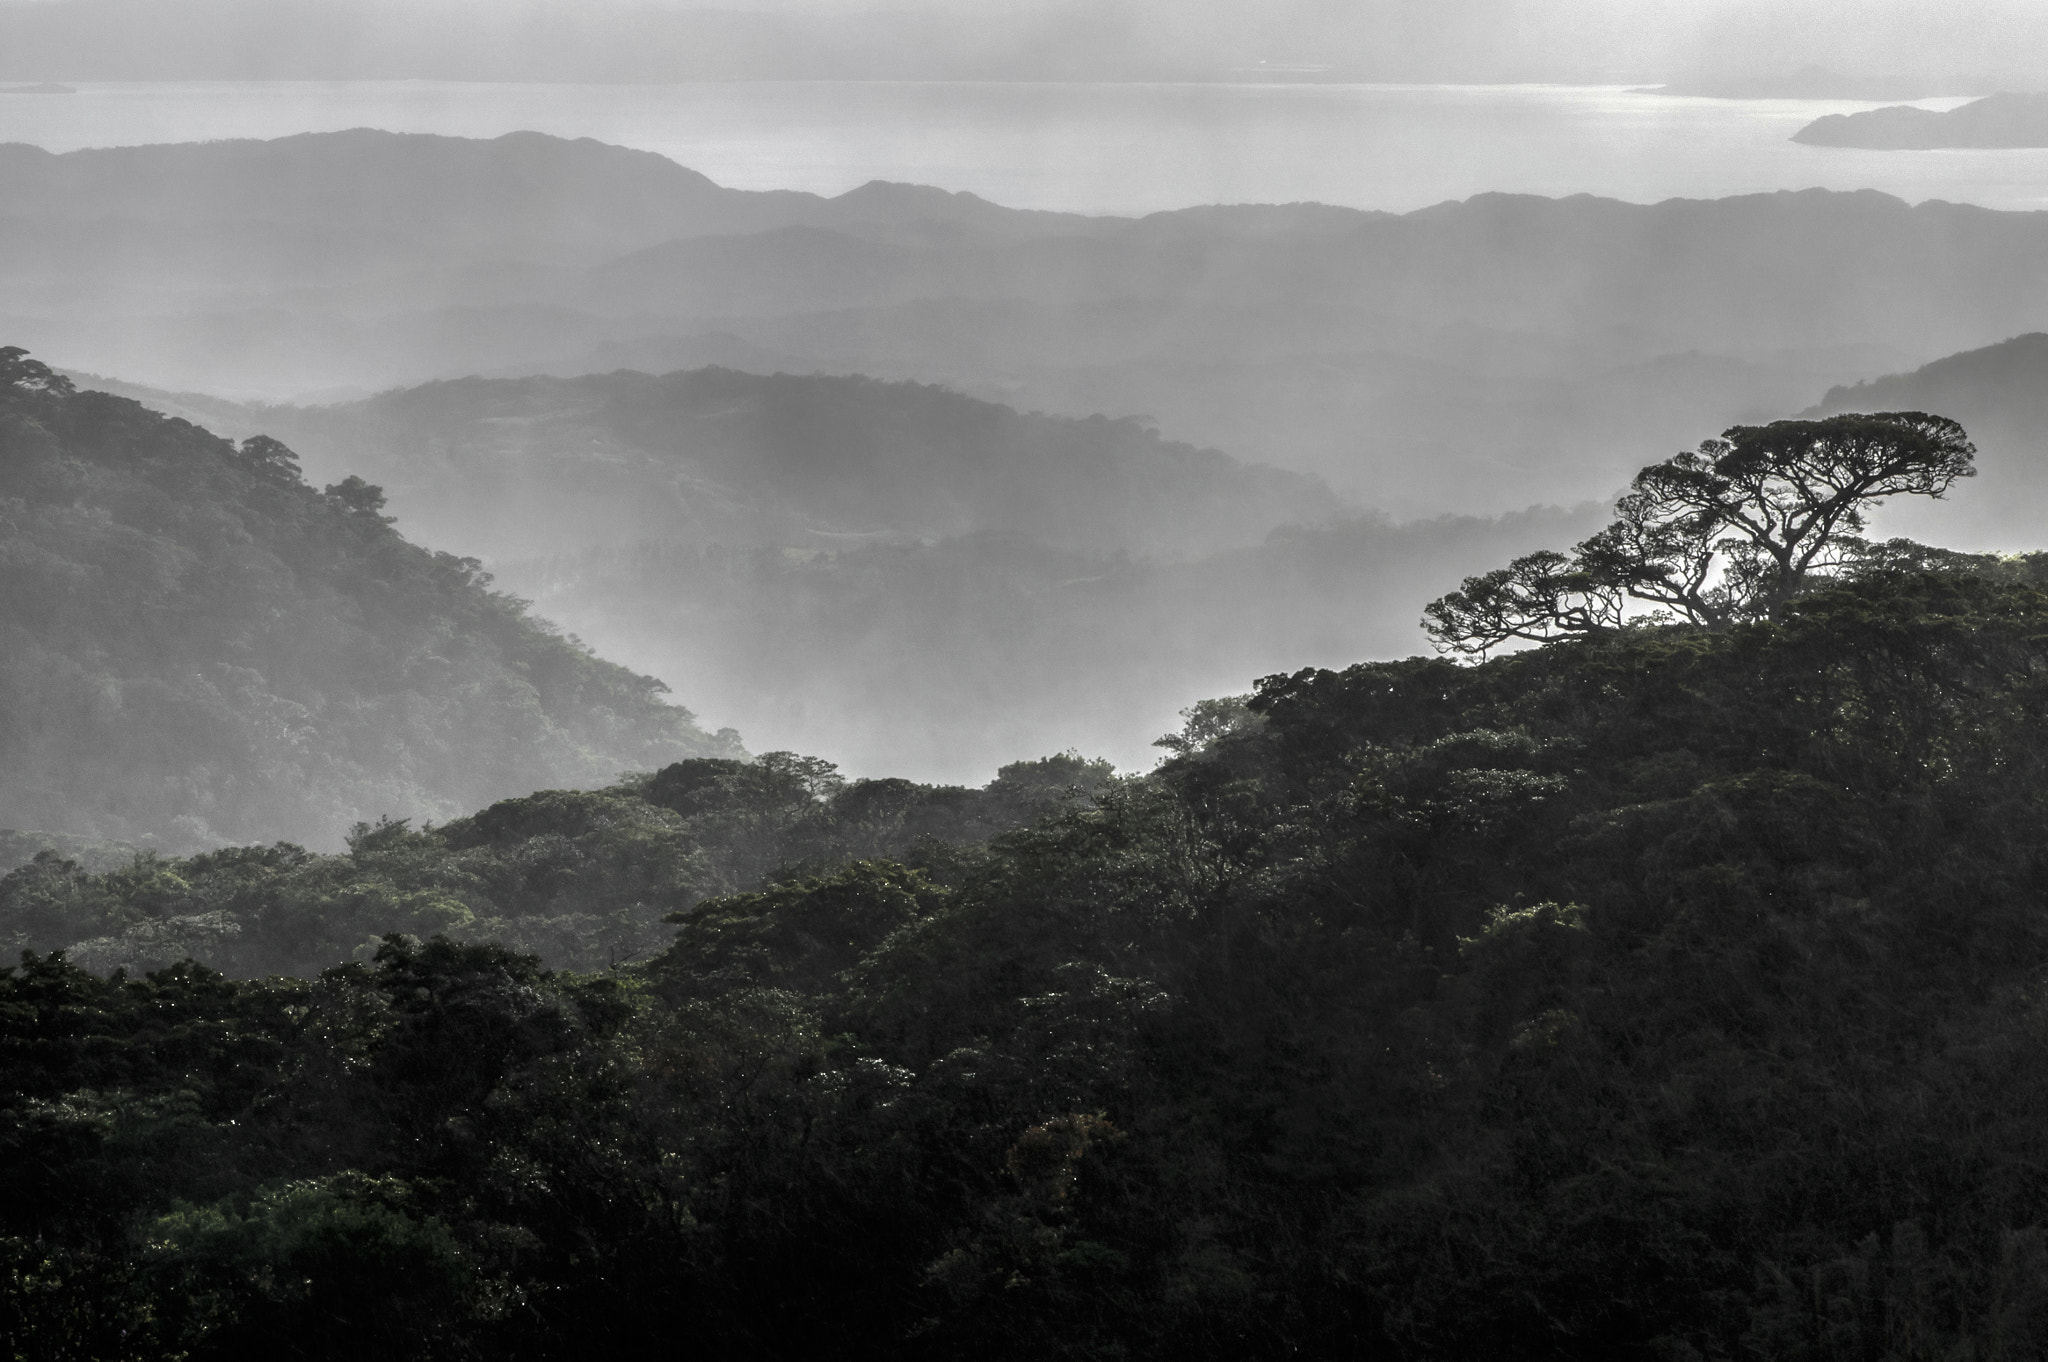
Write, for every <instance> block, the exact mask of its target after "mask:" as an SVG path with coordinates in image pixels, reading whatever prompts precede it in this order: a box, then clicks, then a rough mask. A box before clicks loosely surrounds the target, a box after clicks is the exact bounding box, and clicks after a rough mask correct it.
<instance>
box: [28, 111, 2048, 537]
mask: <svg viewBox="0 0 2048 1362" xmlns="http://www.w3.org/2000/svg"><path fill="white" fill-rule="evenodd" d="M0 195H4V198H5V202H6V203H7V205H8V211H7V214H6V216H5V221H4V224H0V232H4V236H0V240H4V242H5V245H6V247H7V249H6V251H5V253H4V264H0V270H4V279H0V282H4V284H5V286H6V290H7V292H6V297H7V300H8V301H7V304H6V307H5V316H4V318H0V321H4V323H5V325H6V326H7V327H8V328H9V331H8V333H9V334H11V335H14V336H16V337H19V338H22V340H23V343H25V344H30V345H31V346H32V347H33V348H35V349H36V350H37V352H38V353H40V354H45V355H47V356H49V357H50V358H51V360H52V361H53V362H58V363H61V364H63V365H65V366H66V367H68V368H73V369H80V370H87V371H91V372H94V373H101V374H111V375H119V376H120V377H122V378H124V379H127V380H130V381H135V382H141V383H146V384H150V385H153V386H156V387H160V388H166V389H197V390H206V391H214V392H221V391H228V392H230V393H232V394H233V395H237V396H241V397H245V398H246V397H258V398H267V399H271V400H277V399H281V398H293V397H300V396H303V395H305V394H308V393H315V394H320V393H325V394H329V395H333V394H338V393H340V392H342V391H343V390H352V391H353V392H354V393H357V394H360V393H364V392H367V391H371V390H375V389H379V388H384V387H389V386H393V385H402V384H411V383H417V382H420V381H424V380H427V379H430V378H436V377H456V376H461V375H465V374H471V373H483V374H503V375H515V374H523V373H533V372H547V373H555V374H560V375H565V376H566V375H574V374H580V373H588V372H592V371H600V370H607V369H613V368H622V367H623V368H636V369H643V370H649V371H654V372H661V371H667V370H673V369H678V368H685V367H696V366H702V365H712V364H718V365H724V366H727V367H732V368H737V369H744V370H751V371H755V372H774V371H776V370H784V371H790V372H823V373H841V374H847V373H863V374H868V375H871V376H874V377H879V378H908V379H916V380H919V381H923V382H938V383H943V384H946V385H947V386H950V387H954V388H957V389H960V390H962V391H964V392H968V393H971V394H973V395H976V396H980V397H984V398H988V399H991V400H995V401H1000V402H1003V403H1006V404H1008V405H1011V406H1015V407H1018V408H1020V409H1023V410H1033V409H1036V410H1043V411H1047V412H1052V413H1058V414H1067V415H1076V416H1083V415H1092V414H1098V413H1099V414H1103V415H1106V416H1110V417H1121V416H1143V417H1146V418H1149V419H1150V420H1151V421H1152V422H1154V423H1156V425H1157V427H1158V428H1159V430H1160V431H1161V433H1162V434H1163V435H1164V436H1166V437H1167V438H1168V439H1173V440H1187V441H1190V442H1193V443H1196V444H1201V445H1214V446H1218V447H1221V448H1224V449H1228V450H1230V451H1231V452H1232V453H1233V454H1235V455H1237V456H1238V457H1240V458H1244V459H1248V460H1252V461H1256V462H1262V463H1273V464H1277V465H1279V466H1282V467H1288V468H1294V469H1297V470H1300V471H1303V472H1310V473H1315V474H1318V475H1320V476H1322V477H1324V478H1326V479H1327V480H1329V481H1330V482H1332V483H1333V484H1334V485H1335V486H1337V487H1338V488H1339V490H1340V491H1343V492H1346V493H1348V494H1350V495H1353V496H1356V497H1359V498H1360V499H1361V500H1363V501H1365V502H1367V503H1369V504H1372V505H1376V506H1380V507H1384V508H1387V509H1390V510H1393V511H1396V512H1400V513H1407V514H1437V513H1443V512H1482V513H1498V512H1501V511H1506V510H1511V509H1515V508H1518V507H1521V506H1526V505H1529V504H1533V503H1537V502H1545V501H1548V502H1570V501H1574V500H1578V499H1583V498H1586V497H1598V496H1604V495H1606V494H1607V493H1608V492H1609V491H1611V490H1612V488H1614V487H1615V486H1617V485H1619V483H1620V482H1621V481H1623V480H1624V479H1625V478H1626V477H1627V476H1628V474H1629V473H1631V472H1632V471H1633V470H1634V468H1636V467H1637V466H1639V465H1640V464H1641V463H1642V462H1643V460H1644V459H1645V457H1647V456H1648V455H1651V454H1654V453H1656V452H1657V451H1660V450H1668V449H1669V448H1673V447H1678V446H1680V445H1684V444H1689V443H1691V442H1692V441H1694V440H1696V439H1697V438H1699V434H1700V432H1701V431H1702V430H1707V429H1714V428H1718V427H1719V426H1721V425H1724V424H1727V423H1728V422H1729V421H1732V420H1761V419H1768V418H1769V417H1771V416H1774V415H1781V414H1783V412H1784V411H1786V410H1788V409H1796V408H1797V407H1800V406H1803V405H1806V404H1807V403H1809V402H1811V400H1812V394H1813V393H1815V392H1817V391H1823V390H1825V389H1826V388H1828V387H1830V386H1833V385H1835V384H1838V383H1842V382H1850V381H1855V380H1858V379H1862V378H1865V377H1868V376H1870V375H1872V374H1874V373H1881V372H1887V371H1897V370H1902V369H1906V368H1910V367H1912V366H1913V365H1916V364H1919V363H1924V362H1926V361H1928V360H1931V359H1934V358H1937V357H1939V356H1940V355H1942V354H1945V353H1949V352H1952V351H1955V350H1959V349H1963V348H1967V347H1971V346H1976V345H1983V344H1989V343H1992V342H1995V341H1997V340H2000V339H2003V338H2005V337H2007V336H2010V335H2014V334H2017V333H2020V332H2024V331H2028V330H2032V329H2037V328H2039V327H2042V326H2044V325H2048V282H2044V276H2043V274H2042V272H2041V271H2040V270H2039V269H2038V268H2036V265H2035V262H2037V261H2038V260H2039V259H2041V258H2042V256H2043V255H2044V254H2048V215H2041V214H2030V213H2000V212H1992V211H1988V210H1983V209H1976V208H1968V207H1962V206H1958V205H1953V204H1941V203H1927V204H1922V205H1919V206H1917V207H1916V206H1909V205H1907V204H1904V203H1901V202H1899V201H1898V200H1895V199H1891V198H1888V197H1886V196H1883V195H1880V194H1875V193H1856V194H1837V193H1826V192H1821V191H1810V192H1804V193H1786V194H1771V195H1759V196H1752V197H1748V198H1737V199H1728V200H1719V201H1707V202H1701V201H1672V202H1668V203H1663V204H1658V205H1654V206H1635V205H1629V204H1623V203H1618V202H1614V201H1608V200H1598V199H1592V198H1573V199H1565V200H1544V199H1535V198H1524V197H1512V196H1499V195H1489V196H1481V197H1479V198H1475V199H1472V200H1469V201H1466V202H1462V203H1447V204H1443V205H1440V206H1438V207H1435V208H1431V209H1427V210H1423V211H1421V212H1417V213H1411V214H1406V215H1395V214H1386V213H1372V212H1359V211H1353V210H1347V209H1337V208H1328V207H1323V206H1318V205H1289V206H1276V207H1211V208H1198V209H1189V210H1185V211H1181V212H1172V213H1161V214H1155V215H1152V216H1150V217H1146V218H1142V219H1136V220H1131V219H1118V218H1086V217H1078V216H1071V215H1065V214H1054V213H1041V212H1022V211H1014V210H1009V209H1004V208H1000V207H998V206H996V205H993V204H990V203H987V202H985V201H983V200H980V199H977V198H974V197H973V196H971V195H965V194H948V193H945V192H943V191H939V190H934V189H928V188H919V187H913V186H904V185H889V184H872V185H868V186H865V187H863V188H861V189H858V190H855V191H852V192H850V193H848V194H844V195H841V196H838V197H836V198H829V199H828V198H821V197H818V196H815V195H810V194H801V193H757V192H748V191H737V190H727V189H722V188H719V187H718V186H716V185H714V184H712V183H711V182H710V181H708V180H706V179H704V178H703V177H702V176H699V175H696V174H694V173H693V172H690V171H688V170H685V169H684V168H682V167H680V166H677V165H675V164H674V163H672V162H669V161H667V160H665V159H664V158H661V157H658V156H654V155H652V154H648V153H639V152H631V151H626V150H622V149H619V148H615V147H606V146H603V145H601V144H598V143H594V142H588V141H579V142H565V141H563V140H561V139H556V138H550V137H544V136H541V135H538V134H517V135H513V136H509V137H504V138H499V139H496V140H493V141H485V142H478V141H466V140H462V139H455V138H441V137H428V136H400V135H395V134H386V133H376V132H369V131H356V132H350V133H337V134H320V135H307V136H302V137H295V138H286V139H280V140H278V141H275V142H268V143H253V142H227V143H211V144H204V145H196V146H194V145H187V146H168V147H143V148H124V149H118V150H105V151H83V152H75V153H70V154H67V155H63V156H55V155H51V154H49V153H46V152H42V151H39V150H36V149H34V148H27V147H9V148H6V149H5V151H4V154H0Z"/></svg>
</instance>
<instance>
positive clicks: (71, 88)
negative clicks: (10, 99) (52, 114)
mask: <svg viewBox="0 0 2048 1362" xmlns="http://www.w3.org/2000/svg"><path fill="white" fill-rule="evenodd" d="M77 93H78V87H77V86H75V85H58V84H55V83H54V82H51V81H47V80H46V81H41V82H39V83H37V84H35V85H0V95H75V94H77Z"/></svg>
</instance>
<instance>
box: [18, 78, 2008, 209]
mask: <svg viewBox="0 0 2048 1362" xmlns="http://www.w3.org/2000/svg"><path fill="white" fill-rule="evenodd" d="M1963 102H1964V101H1962V100H1923V101H1920V106H1921V107H1923V108H1930V109H1944V108H1950V107H1953V106H1954V105H1956V104H1960V103H1963ZM1870 107H1872V105H1870V104H1868V103H1849V102H1844V101H1833V100H1801V101H1791V100H1750V101H1735V100H1715V99H1693V98H1675V97H1665V96H1660V95H1651V94H1637V93H1632V92H1630V91H1628V90H1625V89H1619V88H1589V87H1580V86H1530V85H1516V86H1470V85H1465V86H1440V85H1438V86H1413V85H1410V86H1389V85H1296V84H1247V85H1156V84H1155V85H1136V84H1123V85H1118V84H1029V83H1019V84H998V83H954V82H821V81H805V82H744V83H730V84H697V85H492V84H469V83H457V82H443V81H349V82H332V83H329V82H312V81H265V82H194V83H185V84H158V83H149V84H145V83H132V84H129V83H122V84H84V85H81V86H79V87H78V92H77V93H76V94H68V95H61V96H59V95H52V96H40V97H37V96H28V95H0V141H10V142H29V143H33V144H35V145H38V146H42V147H47V148H49V149H51V150H53V151H69V150H72V149H74V148H78V147H93V146H122V145H132V144H136V143H145V142H185V141H196V140H203V139H209V138H225V137H266V138H267V137H280V136H284V135H286V134H290V133H297V132H317V131H327V130H333V129H340V128H351V127H375V128H387V129H391V130H394V131H399V132H434V133H446V134H452V135H456V136H463V137H493V136H496V135H498V134H500V133H505V132H511V131H514V130H518V129H534V130H537V131H541V132H548V133H555V134H558V135H561V136H565V137H594V138H597V139H599V140H600V141H605V142H613V143H618V144H620V145H623V146H629V147H639V148H644V149H646V150H648V151H656V152H660V153H661V154H663V155H665V156H669V157H672V158H673V159H675V160H677V161H679V162H681V163H682V164H684V165H687V166H690V167H692V168H693V169H696V170H699V171H702V172H703V173H704V174H706V175H709V176H710V177H711V178H712V179H714V180H716V181H718V182H719V183H721V184H726V185H732V186H736V187H739V188H745V189H809V190H814V191H816V192H819V193H824V194H835V193H839V192H841V191H843V190H846V189H850V188H852V187H853V186H855V185H858V184H861V183H864V182H865V181H868V180H872V179H886V180H906V181H912V182H916V183H921V184H934V185H941V186H943V187H945V188H948V189H965V190H971V191H973V192H974V193H977V194H980V195H982V196H983V197H985V198H988V199H992V200H994V201H996V202H998V203H1002V204H1007V205H1010V206H1012V207H1018V208H1053V209H1066V210H1072V211H1080V212H1091V213H1124V214H1136V213H1145V212H1151V211H1155V210H1159V209H1168V208H1183V207H1187V206H1189V205H1192V204H1201V203H1285V202H1293V201H1299V200H1317V201H1321V202H1324V203H1333V204H1344V205H1349V206H1352V207H1358V208H1383V209H1392V210H1408V209H1414V208H1419V207H1423V206H1425V205H1428V204H1431V203H1439V202H1442V201H1443V200H1445V199H1456V198H1465V197H1468V196H1470V195H1472V194H1477V193H1482V192H1485V191H1489V190H1501V191H1509V192H1519V193H1529V194H1544V195H1553V196H1556V195H1566V194H1579V193H1589V194H1598V195H1605V196H1608V197H1612V198H1619V199H1626V200H1630V201H1632V202H1638V203H1646V202H1655V201H1657V200H1661V199H1667V198H1718V197H1722V196H1725V195H1730V194H1743V193H1752V192H1756V191H1761V190H1772V189H1805V188H1811V187H1816V186H1818V187H1824V188H1830V189H1880V190H1884V191H1885V192H1887V193H1891V194H1896V195H1898V196H1899V197H1901V198H1904V199H1907V200H1909V201H1913V202H1918V201H1920V200H1923V199H1948V200H1953V201H1957V202H1964V203H1976V204H1982V205H1985V206H1987V207H1994V208H2027V209H2031V208H2044V207H2048V151H1933V152H1928V151H1920V152H1891V151H1849V150H1842V149H1837V148H1832V147H1811V146H1802V145H1799V144H1797V143H1794V142H1792V141H1790V140H1789V139H1790V138H1791V136H1792V134H1793V133H1794V132H1796V131H1797V130H1798V129H1799V128H1800V127H1802V126H1803V125H1805V124H1806V123H1807V122H1809V121H1811V120H1812V119H1814V118H1817V117H1819V116H1820V115H1822V114H1825V113H1844V112H1853V111H1855V110H1858V109H1865V108H1870Z"/></svg>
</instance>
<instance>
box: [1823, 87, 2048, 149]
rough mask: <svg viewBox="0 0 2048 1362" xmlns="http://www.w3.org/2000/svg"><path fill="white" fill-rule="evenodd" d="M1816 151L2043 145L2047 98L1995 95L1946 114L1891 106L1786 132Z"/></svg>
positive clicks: (2047, 140)
mask: <svg viewBox="0 0 2048 1362" xmlns="http://www.w3.org/2000/svg"><path fill="white" fill-rule="evenodd" d="M1792 140H1793V141H1795V142H1805V143H1807V144H1808V145H1810V146H1817V147H1861V148H1865V149H1868V150H1875V151H1935V150H1939V149H1941V148H1944V147H1979V148H1985V149H1990V150H1996V149H2000V148H2005V149H2017V148H2024V147H2048V95H2039V94H1997V95H1988V96H1986V97H1985V98H1983V99H1979V100H1974V101H1972V102H1971V103H1968V104H1964V105H1962V106H1960V107H1958V108H1954V109H1950V110H1948V111H1947V112H1945V113H1944V112H1937V111H1936V110H1933V109H1915V108H1913V107H1911V106H1909V105H1897V106H1894V107H1892V108H1887V109H1872V110H1870V111H1868V112H1866V113H1853V114H1829V115H1827V116H1826V117H1825V118H1816V119H1815V120H1814V121H1813V122H1811V123H1809V124H1807V125H1806V126H1805V127H1803V128H1801V129H1800V130H1799V131H1798V132H1796V133H1794V134H1792Z"/></svg>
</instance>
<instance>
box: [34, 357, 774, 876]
mask: <svg viewBox="0 0 2048 1362" xmlns="http://www.w3.org/2000/svg"><path fill="white" fill-rule="evenodd" d="M383 504H384V498H383V493H382V492H381V490H380V489H379V488H377V487H376V486H374V485H373V484H370V483H367V482H365V481H364V480H363V479H362V478H360V477H356V476H353V475H348V476H342V477H339V478H337V480H336V481H335V482H333V483H331V484H329V485H328V486H327V487H326V488H325V490H319V489H316V488H315V487H313V486H310V485H308V484H307V483H306V482H305V480H304V479H303V478H302V476H301V474H300V471H299V467H298V464H297V460H296V457H295V456H294V455H293V454H292V452H291V451H290V449H289V448H288V447H286V446H285V445H283V444H281V443H279V442H278V441H276V440H274V439H268V438H263V437H256V438H253V439H248V440H244V441H243V442H242V443H241V444H240V445H236V444H232V443H230V442H229V441H227V440H224V439H221V438H219V437H217V436H214V435H212V434H210V433H209V432H207V431H206V430H204V429H201V428H199V427H197V426H194V425H192V424H190V423H188V422H186V421H183V420H179V419H175V418H169V417H164V416H161V415H159V414H157V413H155V412H152V411H150V410H148V409H146V408H144V407H143V406H141V405H140V404H139V403H136V402H134V401H132V400H129V399H126V398H120V397H115V396H112V395H110V394H106V393H97V392H79V391H76V390H74V389H73V387H72V385H71V384H70V383H69V382H68V381H67V380H65V379H63V378H61V377H59V376H57V375H54V374H52V373H50V372H49V371H48V370H47V369H45V368H43V367H42V366H41V365H40V364H38V363H37V362H36V361H34V360H32V359H28V358H26V356H25V354H24V352H22V351H21V350H19V349H8V350H5V351H0V562H5V563H6V565H7V581H8V589H7V590H6V591H5V592H4V593H0V716H5V718H4V722H0V827H14V828H32V829H46V830H48V831H50V832H52V833H59V834H70V835H73V836H89V837H98V838H117V839H126V840H145V839H146V840H148V841H151V842H153V843H154V844H156V845H159V846H165V847H192V846H196V845H205V844H208V843H213V842H219V841H224V840H269V839H275V838H288V839H292V840H298V841H310V842H315V843H319V844H332V843H333V842H334V841H335V840H336V839H337V838H338V837H339V835H340V833H341V831H342V830H343V829H344V828H346V827H347V825H348V824H349V822H350V821H352V820H355V819H361V818H371V817H375V816H377V815H379V814H391V815H395V816H412V817H419V816H432V817H445V816H447V815H448V814H449V813H452V812H454V811H457V810H460V809H464V808H473V807H475V806H477V805H478V804H480V803H483V802H485V801H487V800H488V799H490V798H492V797H494V796H497V795H502V794H513V793H521V792H524V791H527V790H531V789H533V788H535V787H537V786H543V785H562V784H571V785H576V784H590V783H605V782H608V781H610V780H612V779H614V778H616V776H617V775H618V773H619V772H620V771H621V770H627V769H638V770H645V769H651V768H653V767H655V766H658V765H661V764H664V763H666V762H670V761H674V760H676V759H677V758H680V757H685V756H693V755H700V756H701V755H716V754H725V753H732V752H735V751H737V738H736V737H735V736H734V735H733V734H730V733H725V734H720V735H717V736H713V735H711V734H707V733H705V732H704V731H702V730H701V729H699V728H698V727H697V726H696V724H695V722H694V721H693V720H692V718H691V716H690V713H689V711H687V710H685V709H682V708H680V707H678V706H674V705H671V704H669V703H667V702H666V701H665V700H664V699H663V698H662V695H663V691H664V689H665V688H664V687H663V686H662V685H661V683H660V682H658V681H656V680H654V679H653V678H651V677H647V676H640V675H635V674H634V673H632V672H629V671H627V670H625V669H624V668H622V667H618V666H615V665H613V664H611V663H608V662H605V661H603V660H601V659H599V658H597V657H595V656H593V655H591V654H590V653H589V652H588V651H587V650H585V649H584V648H583V647H581V646H580V645H578V644H576V643H575V642H574V641H572V640H569V639H565V638H563V637H562V636H560V635H559V634H558V633H556V632H555V631H553V629H552V628H551V627H550V626H548V625H547V624H546V623H545V622H543V621H540V620H537V619H534V618H532V617H530V616H528V615H527V614H526V613H525V612H524V609H523V607H522V605H521V603H520V602H518V601H515V600H513V599H511V598H509V597H507V596H504V595H502V594H499V593H497V592H494V591H493V590H492V589H491V586H490V579H489V577H488V576H487V575H486V574H485V573H484V572H483V571H482V569H481V568H480V566H479V565H478V563H477V562H476V561H475V560H474V559H465V558H460V557H456V556H454V555H451V554H447V553H436V552H433V551H430V550H427V549H423V548H420V547H417V546H416V545H414V544H412V543H410V542H408V541H407V540H406V539H404V538H403V537H402V536H400V534H399V533H398V532H397V531H396V530H394V529H393V528H392V527H391V524H390V520H389V517H387V516H385V515H384V514H382V506H383Z"/></svg>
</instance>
